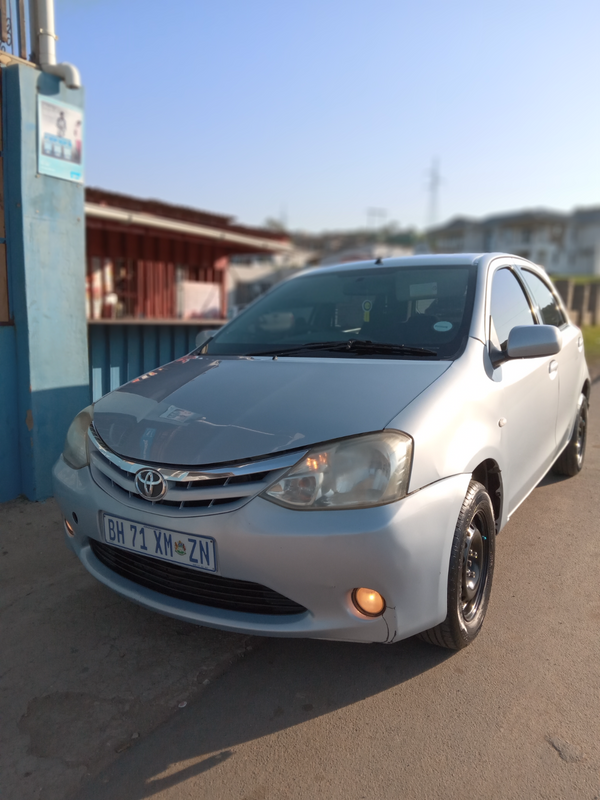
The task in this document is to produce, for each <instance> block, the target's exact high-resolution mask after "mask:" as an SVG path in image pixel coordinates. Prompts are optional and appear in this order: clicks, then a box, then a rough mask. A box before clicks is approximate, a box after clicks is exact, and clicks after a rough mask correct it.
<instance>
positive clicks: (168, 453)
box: [54, 254, 590, 648]
mask: <svg viewBox="0 0 600 800" xmlns="http://www.w3.org/2000/svg"><path fill="white" fill-rule="evenodd" d="M589 391H590V380H589V375H588V371H587V367H586V364H585V359H584V353H583V341H582V337H581V332H580V331H579V329H578V328H576V327H575V326H574V325H572V324H570V322H569V320H568V318H567V315H566V313H565V311H564V308H563V307H562V305H561V302H560V300H559V298H558V297H557V295H556V294H555V292H554V290H553V288H552V285H551V284H550V282H549V281H548V278H547V277H546V275H545V273H544V271H543V270H542V269H540V268H539V267H537V266H535V265H533V264H531V263H529V262H527V261H523V260H522V259H519V258H516V257H514V256H509V255H498V254H491V255H490V254H485V255H448V256H421V257H414V258H403V259H387V260H385V261H376V262H372V261H369V262H361V263H357V264H350V265H348V264H345V265H343V266H337V267H332V268H326V269H317V270H313V271H310V272H306V273H303V274H300V275H298V276H297V277H294V278H292V279H291V280H288V281H286V282H285V283H281V284H279V285H278V286H276V287H275V288H274V289H273V290H272V291H270V292H269V293H268V294H266V295H264V296H263V297H261V298H260V299H259V300H257V301H256V302H255V303H254V304H253V305H251V306H250V307H249V308H248V309H246V310H245V311H244V312H243V313H242V314H241V315H240V316H238V317H236V318H235V319H234V320H232V321H231V322H229V324H227V325H226V326H225V327H224V328H222V329H221V330H220V331H219V332H218V333H216V334H215V335H214V336H213V337H212V338H211V339H209V340H208V341H207V342H205V343H204V344H203V345H202V346H201V347H200V348H199V349H198V350H196V351H194V352H193V353H191V354H190V355H188V356H185V357H184V358H180V359H178V360H177V361H174V362H172V363H170V364H167V365H166V366H163V367H161V368H160V369H157V370H155V371H153V372H150V373H148V374H147V375H143V376H142V377H141V378H138V379H136V380H134V381H131V382H130V383H128V384H126V385H125V386H122V387H121V388H120V389H117V390H116V391H114V392H111V393H110V394H108V395H106V396H105V397H103V398H102V399H101V400H99V401H98V402H97V403H95V404H94V406H90V407H88V408H86V409H85V410H84V411H82V412H81V413H80V414H79V415H78V416H77V417H76V418H75V421H74V422H73V424H72V425H71V428H70V429H69V432H68V435H67V440H66V444H65V449H64V453H63V454H62V456H61V458H60V459H59V461H58V463H57V464H56V466H55V468H54V478H55V493H56V497H57V498H58V502H59V504H60V507H61V509H62V513H63V515H64V520H65V529H66V535H67V541H68V543H69V545H70V546H71V547H72V548H73V550H74V551H75V552H76V553H77V555H78V556H79V558H80V559H81V561H82V562H83V564H84V566H85V567H86V568H87V569H88V570H89V572H91V573H92V575H94V576H95V577H96V578H98V580H100V581H102V582H103V583H104V584H106V585H107V586H109V587H110V588H111V589H114V590H115V591H116V592H118V593H119V594H121V595H123V596H124V597H127V598H129V599H130V600H133V601H134V602H136V603H139V604H140V605H142V606H145V607H146V608H150V609H153V610H155V611H159V612H161V613H163V614H167V615H169V616H171V617H175V618H177V619H182V620H187V621H189V622H195V623H197V624H199V625H207V626H213V627H217V628H221V629H224V630H230V631H241V632H245V633H256V634H260V635H263V636H265V635H266V636H310V637H318V638H326V639H344V640H353V641H360V642H394V641H397V640H399V639H403V638H405V637H407V636H412V635H413V634H421V635H422V636H423V638H425V639H427V640H428V641H430V642H432V643H435V644H438V645H442V646H445V647H450V648H461V647H464V646H465V645H467V644H469V642H471V641H472V640H473V639H474V638H475V636H476V635H477V633H478V632H479V630H480V628H481V625H482V623H483V619H484V616H485V613H486V608H487V605H488V600H489V597H490V590H491V587H492V576H493V571H494V542H495V536H496V533H497V532H498V531H499V530H500V529H501V528H502V527H503V526H504V525H505V524H506V522H507V520H508V519H509V517H510V515H511V514H512V513H513V512H514V510H515V509H516V508H517V507H518V506H519V504H520V503H522V502H523V500H524V499H525V498H526V497H527V495H528V494H529V493H530V492H531V490H532V489H533V488H534V487H535V486H536V484H537V483H538V482H539V481H540V479H541V478H542V477H543V476H544V474H545V473H546V472H547V471H548V469H549V468H550V467H551V466H552V465H554V468H555V469H556V470H557V471H558V472H560V473H562V474H566V475H575V474H576V473H577V472H579V470H580V469H581V467H582V463H583V457H584V451H585V440H586V421H587V405H588V397H589Z"/></svg>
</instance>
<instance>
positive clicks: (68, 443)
mask: <svg viewBox="0 0 600 800" xmlns="http://www.w3.org/2000/svg"><path fill="white" fill-rule="evenodd" d="M93 419H94V406H93V405H91V406H87V408H84V409H83V411H80V412H79V414H77V416H76V417H75V419H74V420H73V422H72V423H71V425H70V427H69V430H68V431H67V438H66V439H65V447H64V450H63V458H64V460H65V461H66V462H67V464H68V465H69V466H70V467H73V469H82V468H83V467H87V465H88V464H89V463H90V456H89V450H88V435H87V432H88V428H89V427H90V425H91V424H92V420H93Z"/></svg>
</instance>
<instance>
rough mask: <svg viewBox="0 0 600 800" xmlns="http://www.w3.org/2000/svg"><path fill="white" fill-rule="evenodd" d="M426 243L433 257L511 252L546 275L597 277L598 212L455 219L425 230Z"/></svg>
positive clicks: (599, 268) (537, 212) (599, 271)
mask: <svg viewBox="0 0 600 800" xmlns="http://www.w3.org/2000/svg"><path fill="white" fill-rule="evenodd" d="M427 243H428V247H429V249H430V251H431V252H433V253H460V252H463V253H477V252H503V253H514V254H515V255H518V256H522V257H523V258H527V259H529V260H530V261H533V262H534V263H536V264H541V265H542V266H543V267H545V268H546V270H547V271H548V272H549V273H554V274H562V275H600V208H590V209H576V210H575V211H574V212H573V213H572V214H565V213H562V212H559V211H547V210H544V209H538V210H531V211H520V212H515V213H510V214H498V215H494V216H492V217H486V218H484V219H482V220H476V219H469V218H466V217H457V218H456V219H454V220H451V221H450V222H449V223H447V224H446V225H442V226H440V227H438V228H433V229H431V230H430V231H428V233H427Z"/></svg>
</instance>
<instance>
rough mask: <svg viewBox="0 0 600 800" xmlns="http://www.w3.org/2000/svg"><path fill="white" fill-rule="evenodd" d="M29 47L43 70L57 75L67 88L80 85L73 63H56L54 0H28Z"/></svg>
mask: <svg viewBox="0 0 600 800" xmlns="http://www.w3.org/2000/svg"><path fill="white" fill-rule="evenodd" d="M29 24H30V31H31V49H32V55H33V56H35V57H36V58H35V60H36V62H37V63H38V64H39V65H40V67H41V68H42V71H43V72H49V73H50V74H51V75H58V77H59V78H62V79H63V80H64V82H65V84H66V85H67V86H68V88H69V89H79V88H80V87H81V76H80V75H79V70H78V69H77V67H75V66H73V64H68V63H66V62H64V63H62V64H57V63H56V40H57V38H58V37H57V35H56V32H55V26H54V0H29Z"/></svg>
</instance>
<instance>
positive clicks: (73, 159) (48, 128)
mask: <svg viewBox="0 0 600 800" xmlns="http://www.w3.org/2000/svg"><path fill="white" fill-rule="evenodd" d="M38 172H39V173H41V174H42V175H52V177H54V178H63V179H64V180H66V181H75V182H76V183H83V110H82V109H81V108H77V106H71V105H69V104H68V103H63V102H62V101H61V100H52V99H49V98H48V97H46V96H44V95H38Z"/></svg>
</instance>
